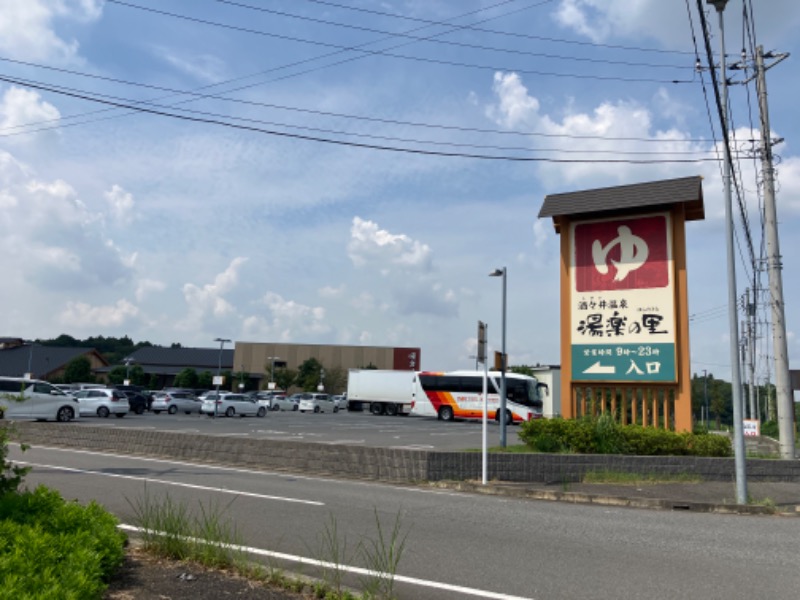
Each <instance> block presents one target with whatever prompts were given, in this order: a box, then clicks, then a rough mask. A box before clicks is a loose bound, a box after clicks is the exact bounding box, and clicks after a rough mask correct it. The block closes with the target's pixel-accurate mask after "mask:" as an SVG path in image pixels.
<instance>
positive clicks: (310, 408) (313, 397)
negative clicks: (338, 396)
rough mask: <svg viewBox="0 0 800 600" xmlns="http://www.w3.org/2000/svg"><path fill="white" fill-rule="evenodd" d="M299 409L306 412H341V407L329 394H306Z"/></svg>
mask: <svg viewBox="0 0 800 600" xmlns="http://www.w3.org/2000/svg"><path fill="white" fill-rule="evenodd" d="M298 410H299V411H300V412H302V413H304V412H315V413H318V412H328V411H330V412H339V407H338V406H336V403H335V402H334V401H333V398H331V397H330V396H329V395H328V394H304V395H303V398H301V399H300V406H299V407H298Z"/></svg>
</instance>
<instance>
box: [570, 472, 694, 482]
mask: <svg viewBox="0 0 800 600" xmlns="http://www.w3.org/2000/svg"><path fill="white" fill-rule="evenodd" d="M701 481H702V479H701V478H700V477H699V476H698V475H695V474H694V473H675V474H658V473H628V472H625V471H607V470H606V471H588V472H586V473H584V475H583V480H582V482H583V483H615V484H621V485H642V484H650V485H654V484H657V483H700V482H701Z"/></svg>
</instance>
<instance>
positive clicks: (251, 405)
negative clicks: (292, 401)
mask: <svg viewBox="0 0 800 600" xmlns="http://www.w3.org/2000/svg"><path fill="white" fill-rule="evenodd" d="M200 412H201V413H202V414H205V415H208V416H209V417H214V416H218V417H221V416H222V415H225V416H226V417H233V416H236V415H239V416H240V417H247V416H250V417H264V416H266V414H267V408H266V407H265V406H262V405H261V404H259V403H258V402H257V401H256V400H255V399H254V398H251V397H250V396H247V395H245V394H220V396H219V398H208V399H206V400H204V401H203V402H202V404H201V406H200Z"/></svg>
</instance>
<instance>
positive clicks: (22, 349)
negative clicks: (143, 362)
mask: <svg viewBox="0 0 800 600" xmlns="http://www.w3.org/2000/svg"><path fill="white" fill-rule="evenodd" d="M88 354H94V355H96V356H97V358H98V360H99V361H100V362H102V363H104V364H108V363H107V362H106V360H105V359H104V358H103V357H102V355H101V354H100V353H99V352H97V350H95V349H94V348H65V347H61V346H40V345H38V344H26V345H24V346H15V347H13V348H5V349H2V350H0V375H3V376H6V377H22V376H23V375H24V374H25V373H33V374H34V376H35V377H38V378H46V377H47V376H48V375H49V374H50V373H53V372H54V371H57V370H58V369H61V368H64V367H66V366H67V364H68V363H69V362H70V361H71V360H73V359H75V358H78V357H79V356H84V355H88Z"/></svg>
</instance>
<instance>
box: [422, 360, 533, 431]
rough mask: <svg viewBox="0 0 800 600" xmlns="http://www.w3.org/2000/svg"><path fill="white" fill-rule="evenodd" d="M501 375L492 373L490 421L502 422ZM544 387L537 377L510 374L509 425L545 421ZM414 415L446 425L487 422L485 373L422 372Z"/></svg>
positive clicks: (507, 411) (508, 391)
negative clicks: (484, 398) (456, 420)
mask: <svg viewBox="0 0 800 600" xmlns="http://www.w3.org/2000/svg"><path fill="white" fill-rule="evenodd" d="M500 379H501V375H500V371H489V373H488V381H487V391H488V393H487V398H488V418H489V419H494V420H495V421H498V422H499V421H500ZM542 386H544V384H540V383H539V382H538V381H537V380H536V378H535V377H530V376H528V375H520V374H518V373H509V372H506V423H512V422H513V423H522V422H523V421H529V420H531V419H540V418H542V406H543V403H542V400H541V397H540V395H539V390H540V387H542ZM411 414H415V415H421V416H429V417H438V418H439V419H441V420H442V421H452V420H453V419H482V418H483V373H482V372H480V371H450V372H447V373H439V372H434V371H419V372H417V373H416V377H415V378H414V404H413V408H412V410H411Z"/></svg>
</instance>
